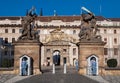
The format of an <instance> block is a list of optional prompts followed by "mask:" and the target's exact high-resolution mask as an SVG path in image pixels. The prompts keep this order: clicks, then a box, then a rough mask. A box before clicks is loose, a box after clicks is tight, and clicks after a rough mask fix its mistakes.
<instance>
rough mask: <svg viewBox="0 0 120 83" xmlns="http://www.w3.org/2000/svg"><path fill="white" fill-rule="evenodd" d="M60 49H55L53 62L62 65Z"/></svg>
mask: <svg viewBox="0 0 120 83" xmlns="http://www.w3.org/2000/svg"><path fill="white" fill-rule="evenodd" d="M60 58H61V57H60V51H59V50H54V51H53V63H54V64H55V65H56V66H60Z"/></svg>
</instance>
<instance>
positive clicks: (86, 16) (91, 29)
mask: <svg viewBox="0 0 120 83" xmlns="http://www.w3.org/2000/svg"><path fill="white" fill-rule="evenodd" d="M81 9H82V10H84V11H86V12H87V13H83V14H82V15H81V17H82V20H81V30H80V32H79V38H80V41H81V40H86V41H89V40H95V39H101V36H100V35H96V33H97V31H98V30H99V29H98V28H97V25H96V18H95V15H94V14H93V13H92V12H90V11H89V10H88V9H86V8H85V7H82V8H81Z"/></svg>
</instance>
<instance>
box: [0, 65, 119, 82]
mask: <svg viewBox="0 0 120 83" xmlns="http://www.w3.org/2000/svg"><path fill="white" fill-rule="evenodd" d="M42 72H43V74H42V75H31V76H19V75H17V76H16V75H10V74H9V75H6V74H5V75H0V83H120V76H88V75H84V76H83V75H79V74H78V73H77V71H76V70H75V68H74V67H67V74H63V67H56V73H55V74H52V67H42ZM10 78H11V79H10ZM103 78H104V79H103Z"/></svg>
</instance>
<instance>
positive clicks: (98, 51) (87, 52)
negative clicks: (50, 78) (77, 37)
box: [77, 41, 105, 75]
mask: <svg viewBox="0 0 120 83" xmlns="http://www.w3.org/2000/svg"><path fill="white" fill-rule="evenodd" d="M104 45H105V43H104V42H102V41H101V42H79V43H77V46H78V60H79V74H82V75H86V74H87V73H86V72H87V70H86V69H87V58H88V57H89V56H91V55H93V54H94V55H96V56H97V57H98V68H99V69H98V74H99V75H102V74H103V73H104Z"/></svg>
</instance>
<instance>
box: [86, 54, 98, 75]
mask: <svg viewBox="0 0 120 83" xmlns="http://www.w3.org/2000/svg"><path fill="white" fill-rule="evenodd" d="M86 70H87V74H88V75H98V70H99V69H98V57H97V56H95V55H91V56H89V57H88V59H87V69H86Z"/></svg>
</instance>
